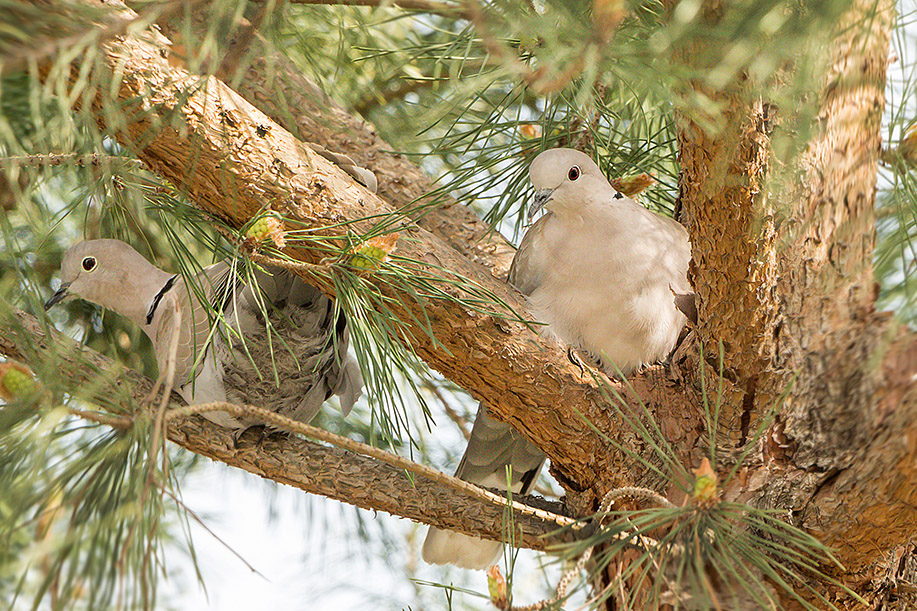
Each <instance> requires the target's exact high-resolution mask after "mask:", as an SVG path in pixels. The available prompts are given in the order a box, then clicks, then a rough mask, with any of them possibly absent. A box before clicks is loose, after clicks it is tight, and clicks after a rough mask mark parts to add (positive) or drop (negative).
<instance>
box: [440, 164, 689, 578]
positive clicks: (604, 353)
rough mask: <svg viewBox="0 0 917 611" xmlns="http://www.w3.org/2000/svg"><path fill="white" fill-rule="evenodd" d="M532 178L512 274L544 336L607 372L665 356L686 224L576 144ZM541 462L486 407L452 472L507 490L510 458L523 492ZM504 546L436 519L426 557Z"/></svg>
mask: <svg viewBox="0 0 917 611" xmlns="http://www.w3.org/2000/svg"><path fill="white" fill-rule="evenodd" d="M529 176H530V178H531V181H532V186H533V187H535V190H536V198H535V205H534V207H533V209H532V211H531V214H534V213H536V212H538V210H540V209H541V208H544V209H545V210H546V211H547V212H546V214H545V215H544V216H543V217H542V218H540V219H539V220H538V221H537V222H536V223H535V224H534V225H532V227H530V228H529V230H528V232H527V233H526V234H525V237H524V238H523V239H522V243H521V244H520V245H519V249H518V250H517V251H516V256H515V257H514V258H513V263H512V266H511V267H510V272H509V278H508V280H509V282H511V283H512V284H513V285H514V286H516V288H518V289H519V290H520V291H521V292H522V293H523V294H525V295H526V297H527V304H528V307H529V309H530V311H531V315H532V318H533V319H534V320H537V321H539V322H544V323H547V327H545V328H543V331H542V334H543V335H545V336H549V337H554V338H556V339H557V340H559V341H560V342H562V343H564V344H566V345H568V346H570V347H572V348H574V349H576V350H577V351H579V352H580V353H582V354H584V355H586V356H587V357H588V358H589V359H590V360H591V361H593V362H594V363H595V364H597V365H599V366H600V367H601V368H602V369H603V370H604V371H605V373H606V374H607V375H608V376H611V377H617V376H619V375H627V374H629V373H631V372H632V371H634V370H636V369H638V368H640V367H642V366H643V365H647V364H651V363H654V362H656V361H660V360H662V359H664V358H666V357H667V356H668V355H669V354H670V353H671V352H672V350H673V349H674V348H675V345H676V343H677V341H678V337H679V334H680V333H681V331H682V329H683V327H684V325H685V320H686V319H685V315H684V314H683V313H682V309H684V308H685V307H686V306H685V304H684V303H683V302H684V301H685V296H689V295H691V293H692V289H691V286H690V284H689V283H688V279H687V272H688V262H689V260H690V257H691V248H690V244H689V242H688V234H687V232H686V231H685V229H684V227H682V226H681V225H680V224H678V223H677V222H675V221H673V220H671V219H668V218H666V217H663V216H660V215H658V214H656V213H654V212H651V211H649V210H647V209H646V208H644V207H642V206H640V205H639V204H637V203H636V202H635V201H633V200H632V199H630V198H628V197H625V196H624V195H623V194H621V193H619V192H618V191H616V190H615V189H614V188H613V187H612V186H611V185H610V184H609V182H608V180H607V179H606V178H605V176H604V175H603V174H602V172H601V170H600V169H599V167H598V166H597V165H596V164H595V163H594V162H593V161H592V159H590V158H589V157H588V156H586V155H584V154H583V153H580V152H578V151H574V150H570V149H553V150H549V151H545V152H544V153H542V154H540V155H539V156H538V157H536V158H535V160H534V161H533V162H532V165H531V167H530V168H529ZM676 296H677V297H676ZM676 299H678V300H679V306H678V307H677V306H676ZM692 305H693V301H692ZM680 307H681V308H682V309H680ZM543 463H544V456H543V455H542V453H541V451H540V450H539V449H538V448H537V447H536V446H534V445H533V444H531V443H529V442H528V440H526V439H525V438H524V437H523V436H522V435H520V434H519V433H517V432H516V431H514V430H513V429H512V428H511V427H510V426H509V425H506V424H503V423H499V422H497V421H496V420H494V419H493V418H491V417H490V416H488V415H487V413H486V406H484V405H482V406H481V408H480V409H479V411H478V417H477V418H476V419H475V425H474V428H473V430H472V433H471V439H470V440H469V442H468V448H467V449H466V450H465V456H464V457H463V458H462V462H461V463H460V464H459V468H458V471H457V472H456V476H458V477H460V478H462V479H467V480H468V481H472V482H474V483H478V484H483V485H491V486H493V485H496V486H497V487H499V488H502V489H505V488H506V484H505V481H506V480H505V477H506V476H505V473H506V469H507V466H511V467H512V472H513V482H512V484H513V488H514V492H516V493H522V494H525V493H527V492H529V490H530V489H531V487H532V486H533V485H534V482H535V479H536V478H537V475H538V471H539V470H540V468H541V465H542V464H543ZM471 465H473V468H472V467H471ZM500 548H501V545H500V544H499V543H496V542H492V541H483V540H481V539H478V538H474V537H467V536H465V535H462V534H459V533H454V532H450V531H443V530H439V529H435V528H431V529H430V531H429V533H428V534H427V539H426V541H424V547H423V557H424V559H425V560H426V561H427V562H433V563H437V564H444V563H451V564H457V565H459V566H462V567H465V568H486V567H487V566H489V565H490V564H492V563H493V562H494V561H495V560H496V558H497V557H498V556H499V552H500Z"/></svg>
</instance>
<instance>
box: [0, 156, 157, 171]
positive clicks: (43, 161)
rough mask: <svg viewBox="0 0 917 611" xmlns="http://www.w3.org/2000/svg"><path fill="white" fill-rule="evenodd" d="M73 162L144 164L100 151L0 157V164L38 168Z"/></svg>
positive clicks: (89, 164) (100, 165)
mask: <svg viewBox="0 0 917 611" xmlns="http://www.w3.org/2000/svg"><path fill="white" fill-rule="evenodd" d="M70 163H72V164H75V165H78V166H79V167H81V168H85V167H86V166H92V167H94V168H99V167H102V166H103V165H114V164H116V163H117V164H124V165H127V166H131V167H134V168H137V169H140V168H143V167H144V164H143V162H142V161H140V160H139V159H133V158H131V157H120V156H117V155H103V154H101V153H89V154H83V153H47V154H44V155H9V156H4V157H0V166H4V167H8V166H28V167H30V168H40V167H47V166H59V165H64V164H70Z"/></svg>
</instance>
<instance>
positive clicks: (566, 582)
mask: <svg viewBox="0 0 917 611" xmlns="http://www.w3.org/2000/svg"><path fill="white" fill-rule="evenodd" d="M621 497H631V498H643V499H646V500H651V501H653V502H655V503H658V504H660V505H662V506H663V507H675V505H674V504H673V503H672V502H671V501H669V499H667V498H665V497H664V496H662V495H661V494H659V493H658V492H655V491H654V490H650V489H649V488H638V487H636V486H626V487H624V488H614V489H612V490H609V491H608V492H606V493H605V496H604V497H602V502H601V504H599V510H598V514H599V515H600V518H599V520H600V521H603V518H604V517H605V516H604V515H603V514H607V513H608V512H609V510H611V506H612V504H614V502H615V500H617V499H619V498H621ZM618 536H619V537H621V536H624V537H627V538H630V537H631V536H633V535H627V534H625V533H622V534H620V535H618ZM636 536H637V538H639V539H640V543H641V544H642V545H643V547H644V548H645V549H652V548H653V547H658V546H659V542H658V541H655V540H653V539H650V538H649V537H645V536H643V535H640V534H636ZM594 549H595V547H594V546H593V547H590V548H589V549H587V550H586V551H585V552H583V553H582V555H580V557H579V559H578V560H577V561H576V564H575V565H574V566H573V567H572V568H571V569H570V570H568V571H567V572H566V573H564V574H563V575H561V577H560V580H559V581H558V582H557V587H556V588H554V596H552V597H551V598H548V599H545V600H540V601H538V602H536V603H532V604H531V605H524V606H519V607H517V606H513V607H510V609H509V611H541V610H542V609H545V608H546V607H549V606H552V605H555V604H557V603H559V602H560V601H561V600H563V599H564V598H566V597H567V588H569V587H570V584H571V583H573V580H574V579H575V578H576V577H577V576H578V575H579V574H580V573H581V572H582V571H583V569H584V568H585V567H586V563H588V562H589V559H590V558H592V550H594ZM657 569H658V567H657Z"/></svg>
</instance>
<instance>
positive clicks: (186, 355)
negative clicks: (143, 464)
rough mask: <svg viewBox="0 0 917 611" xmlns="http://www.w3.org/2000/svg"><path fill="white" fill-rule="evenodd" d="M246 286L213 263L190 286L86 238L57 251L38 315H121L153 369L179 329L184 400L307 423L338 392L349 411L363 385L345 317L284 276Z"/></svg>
mask: <svg viewBox="0 0 917 611" xmlns="http://www.w3.org/2000/svg"><path fill="white" fill-rule="evenodd" d="M254 279H255V282H256V283H257V287H254V286H252V283H248V284H245V283H243V282H242V280H241V278H240V277H239V275H238V274H237V273H236V270H235V268H234V266H232V265H230V264H229V263H227V262H220V263H216V264H214V265H211V266H209V267H206V268H204V269H203V270H202V271H201V272H199V273H198V274H197V277H196V278H195V279H194V280H193V282H192V281H191V280H189V279H186V278H183V277H181V276H178V275H173V274H170V273H168V272H165V271H163V270H161V269H159V268H158V267H156V266H154V265H153V264H151V263H150V262H148V261H147V260H146V259H144V258H143V256H142V255H140V253H138V252H137V251H136V250H134V249H133V248H131V247H130V246H129V245H128V244H126V243H124V242H121V241H120V240H89V241H86V242H80V243H79V244H76V245H75V246H73V247H72V248H70V249H69V250H68V251H67V252H66V253H65V254H64V258H63V262H62V264H61V286H60V289H59V290H58V291H57V292H56V293H55V294H54V296H53V297H51V299H49V300H48V302H47V303H46V304H45V309H48V308H50V307H51V306H53V305H54V304H56V303H58V302H60V301H62V300H63V299H65V298H67V297H68V296H71V295H75V296H78V297H81V298H83V299H85V300H87V301H91V302H93V303H97V304H99V305H101V306H103V307H105V308H108V309H110V310H114V311H115V312H118V313H119V314H121V315H123V316H125V317H127V318H129V319H130V320H132V321H133V322H134V323H135V324H137V325H139V326H140V328H141V329H143V331H144V333H146V334H147V336H148V337H149V338H150V340H151V341H152V342H153V350H154V351H155V353H156V362H157V364H158V365H159V370H160V372H163V371H166V367H167V366H168V363H169V358H170V350H171V346H172V341H171V340H172V337H173V334H174V332H175V330H176V329H178V330H179V339H178V343H177V346H178V349H177V351H176V353H175V377H174V379H175V387H176V390H178V392H179V394H181V396H182V398H184V399H185V401H187V402H188V403H209V402H212V401H227V400H228V401H230V402H233V403H251V404H253V405H258V406H261V407H264V408H267V409H270V410H273V411H275V412H277V413H280V414H282V415H285V416H289V417H290V418H293V419H296V420H300V421H302V422H309V421H310V420H312V418H313V417H314V416H315V415H316V414H317V413H318V411H319V409H320V408H321V406H322V404H323V403H324V402H325V400H326V399H328V398H329V397H331V395H332V394H336V395H339V396H340V405H341V410H342V411H343V412H344V414H345V415H346V414H347V413H349V412H350V409H351V408H352V407H353V404H354V403H355V402H356V400H357V399H358V398H359V397H360V395H361V394H362V388H363V378H362V375H361V373H360V368H359V366H358V365H357V362H356V360H355V359H354V358H353V357H352V356H350V355H349V354H348V353H347V346H348V341H349V340H348V338H349V334H348V330H347V320H346V318H345V316H344V314H343V312H337V313H335V308H334V303H333V302H332V300H331V299H329V298H328V297H326V296H325V295H324V294H322V293H321V292H320V291H319V290H318V289H317V288H315V287H313V286H311V285H309V284H306V283H305V282H303V281H302V280H301V279H299V278H298V277H297V276H295V275H293V274H291V273H289V272H287V271H285V270H282V269H277V268H269V269H267V268H266V269H265V271H261V270H258V271H256V272H255V273H254ZM256 288H257V290H256ZM198 293H200V294H198ZM202 300H203V301H202ZM204 302H207V303H209V304H210V306H209V307H205V306H204V305H203V303H204ZM259 304H260V305H259ZM208 310H209V312H208ZM220 311H221V312H222V314H223V316H222V320H223V322H220V323H219V324H220V328H216V327H215V326H214V324H213V312H220ZM263 312H267V313H268V316H267V320H265V316H264V314H263ZM176 313H177V314H178V315H176ZM176 319H177V320H178V321H179V323H178V325H176V322H175V321H176ZM268 325H270V326H271V327H272V329H271V331H270V332H269V331H268ZM275 372H276V377H275ZM203 415H204V417H205V418H207V419H208V420H211V421H212V422H215V423H216V424H219V425H220V426H224V427H227V428H232V429H243V428H245V427H247V426H250V425H252V424H257V421H251V422H249V421H241V420H239V419H237V418H234V417H232V416H230V415H229V414H227V413H226V412H209V413H206V414H203Z"/></svg>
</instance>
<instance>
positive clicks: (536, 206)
mask: <svg viewBox="0 0 917 611" xmlns="http://www.w3.org/2000/svg"><path fill="white" fill-rule="evenodd" d="M553 194H554V189H541V190H540V191H535V197H534V199H532V205H531V207H530V208H529V214H528V217H529V222H530V223H531V222H532V219H533V218H535V215H536V214H538V212H539V211H540V210H541V209H542V208H544V207H545V204H547V203H548V202H549V201H551V195H553Z"/></svg>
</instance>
